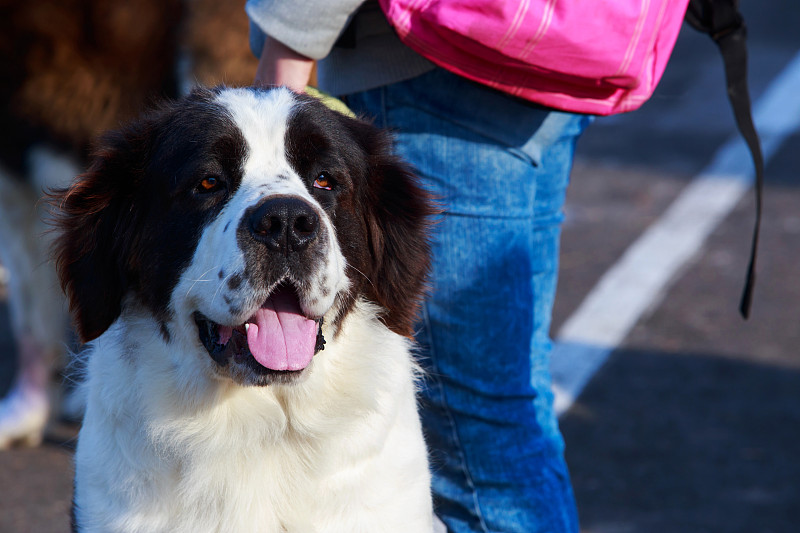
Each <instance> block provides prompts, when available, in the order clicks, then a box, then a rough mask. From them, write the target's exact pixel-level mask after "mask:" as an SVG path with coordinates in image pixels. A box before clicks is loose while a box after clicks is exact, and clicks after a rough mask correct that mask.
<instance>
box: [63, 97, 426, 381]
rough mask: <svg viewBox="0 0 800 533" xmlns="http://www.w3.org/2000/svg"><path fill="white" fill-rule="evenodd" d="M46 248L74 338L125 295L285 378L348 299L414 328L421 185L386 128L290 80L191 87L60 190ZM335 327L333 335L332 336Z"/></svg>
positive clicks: (265, 373)
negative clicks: (302, 92) (52, 255)
mask: <svg viewBox="0 0 800 533" xmlns="http://www.w3.org/2000/svg"><path fill="white" fill-rule="evenodd" d="M56 201H57V206H58V208H59V210H60V212H61V215H60V217H59V221H60V222H59V223H60V226H61V228H60V229H61V230H62V233H61V235H60V236H59V238H58V240H57V243H56V259H57V264H58V269H59V275H60V278H61V283H62V286H63V288H64V290H65V292H66V293H67V295H68V296H69V300H70V306H71V309H72V311H73V314H74V317H75V320H76V323H77V327H78V332H79V334H80V336H81V337H82V339H83V340H84V341H88V340H91V339H94V338H95V337H98V336H99V335H101V334H102V333H103V332H104V331H106V330H107V329H108V328H109V327H110V326H111V324H112V323H113V322H114V321H115V320H117V318H118V317H119V316H120V315H121V313H123V311H124V309H125V308H126V306H135V307H137V308H139V309H143V310H144V311H145V312H146V313H148V314H149V315H151V316H152V317H154V319H155V320H156V321H157V323H158V324H159V326H160V327H159V329H160V334H161V335H162V336H163V337H164V339H165V341H166V342H171V341H170V339H171V337H173V333H174V332H175V331H176V330H177V331H182V332H184V331H192V332H194V331H196V333H195V334H194V339H193V340H194V348H196V349H197V351H206V352H208V354H207V355H208V356H210V357H211V359H213V361H214V362H215V365H213V366H214V368H215V369H216V371H218V372H220V373H222V374H223V375H227V376H229V377H231V378H233V379H234V380H236V381H238V382H240V383H244V384H268V383H271V382H273V381H275V380H276V379H281V380H285V379H287V377H291V376H292V375H295V374H298V373H299V372H301V371H302V370H303V369H304V368H306V367H307V366H308V365H309V363H310V361H311V359H312V357H313V355H314V354H315V353H316V352H317V351H319V350H320V349H321V348H322V344H323V340H322V333H321V325H322V322H323V318H324V319H325V321H326V323H327V324H328V325H329V326H331V327H330V328H327V329H328V330H330V331H331V332H335V331H336V329H337V324H339V323H340V321H341V320H343V318H344V317H345V316H346V315H347V313H348V312H349V311H350V310H351V308H352V307H353V305H354V302H355V301H357V299H359V298H365V299H367V300H369V301H372V302H374V303H376V304H378V305H380V306H381V307H382V308H383V309H384V315H383V318H382V319H383V321H384V322H385V324H386V326H387V327H389V328H390V329H392V330H393V331H395V332H397V333H399V334H401V335H406V336H408V335H410V334H411V332H412V327H413V321H414V319H415V313H416V310H417V307H418V304H419V302H420V299H421V296H422V292H423V288H424V280H425V275H426V273H427V269H428V252H429V246H428V241H427V224H428V217H429V215H430V214H431V213H432V211H431V205H430V202H429V200H428V197H427V196H426V194H425V193H424V192H423V191H422V190H421V189H420V188H419V186H418V185H417V183H416V180H415V178H414V177H413V175H412V174H411V172H410V171H409V169H408V168H407V167H406V166H405V165H404V164H403V163H402V162H401V161H400V160H398V159H397V158H396V157H395V156H393V155H392V154H391V140H390V138H389V137H388V135H387V134H386V133H385V132H382V131H380V130H378V129H376V128H375V127H373V126H371V125H369V124H367V123H365V122H362V121H360V120H356V119H351V118H348V117H346V116H344V115H342V114H339V113H337V112H334V111H331V110H329V109H328V108H327V107H325V106H324V105H323V104H321V103H320V102H318V101H317V100H315V99H313V98H311V97H306V96H299V95H296V94H294V93H292V92H290V91H288V90H286V89H270V90H267V89H229V88H220V89H216V90H213V91H211V90H205V89H198V90H196V91H195V92H193V93H192V94H191V95H190V96H188V97H187V98H185V99H183V100H180V101H177V102H174V103H170V104H167V105H165V106H164V107H162V108H160V109H158V110H156V111H154V112H152V113H151V114H149V115H147V116H145V117H144V118H142V119H140V120H139V121H137V122H134V123H133V124H131V125H129V126H127V127H125V128H124V129H122V130H120V131H117V132H112V133H110V134H108V135H107V136H106V137H105V138H104V139H103V141H102V142H101V145H100V149H99V150H98V151H97V153H96V155H95V157H94V160H93V163H92V165H91V166H90V168H89V170H88V172H86V173H85V174H83V175H82V176H79V177H78V178H77V179H76V181H75V182H74V184H73V185H72V186H71V187H70V188H69V189H67V190H65V191H63V192H61V193H59V194H58V195H57V196H56ZM333 334H335V333H333Z"/></svg>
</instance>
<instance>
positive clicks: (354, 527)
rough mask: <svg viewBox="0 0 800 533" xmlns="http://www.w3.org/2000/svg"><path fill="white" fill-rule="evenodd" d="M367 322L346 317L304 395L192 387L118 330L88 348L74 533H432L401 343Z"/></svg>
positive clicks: (284, 388)
mask: <svg viewBox="0 0 800 533" xmlns="http://www.w3.org/2000/svg"><path fill="white" fill-rule="evenodd" d="M361 307H366V308H367V309H369V306H368V305H363V304H362V306H361ZM371 316H374V313H373V314H372V315H371V314H370V312H365V311H364V310H363V309H362V308H359V309H357V310H355V311H353V312H352V313H351V314H350V316H349V317H348V319H347V321H346V323H345V324H344V325H343V328H344V330H343V331H342V333H341V335H339V336H338V338H339V339H342V341H341V342H332V343H330V345H329V346H328V347H327V348H326V349H325V350H324V351H323V352H321V354H320V356H318V357H317V358H315V360H314V361H313V363H312V367H310V368H309V369H308V371H309V372H308V375H307V377H306V379H305V380H304V381H303V382H302V383H294V384H291V385H276V386H272V387H263V388H256V387H250V388H242V387H239V386H236V385H232V384H226V383H224V382H218V383H207V384H206V386H205V387H196V383H193V377H192V376H186V375H181V372H180V371H179V370H178V369H177V368H176V367H175V366H174V365H172V363H171V361H172V358H171V357H170V356H169V349H170V348H169V346H168V345H167V344H165V343H164V342H163V341H162V340H161V338H160V337H153V336H152V335H150V334H144V335H142V333H141V332H142V331H143V330H144V331H146V330H147V329H149V328H142V327H141V326H142V324H141V323H140V322H139V321H137V320H131V323H126V320H125V317H123V320H122V321H120V322H118V323H117V324H115V325H114V326H112V328H111V329H110V330H109V331H108V332H107V333H106V334H105V335H103V336H102V337H100V338H99V339H98V340H97V341H96V345H95V348H94V349H95V351H96V352H102V357H101V356H100V355H101V354H100V353H96V354H95V355H94V356H93V357H92V358H91V363H90V364H91V366H90V369H89V382H88V384H87V386H88V388H89V410H88V412H87V414H86V419H85V422H84V426H83V429H82V431H81V435H80V440H79V443H78V450H77V454H76V469H77V471H78V476H77V477H76V503H77V508H76V513H77V517H78V519H79V521H80V523H82V524H83V525H84V527H85V529H86V530H87V531H142V532H144V531H149V532H156V531H164V532H167V531H169V532H179V531H185V532H192V533H196V532H201V531H231V532H245V531H248V532H249V531H253V532H256V531H263V532H282V531H287V532H297V533H311V532H320V533H321V532H359V531H363V532H376V531H386V532H390V531H398V532H400V531H402V532H415V531H430V529H431V517H432V514H431V509H430V504H429V498H430V497H429V494H428V491H429V488H428V487H429V483H430V480H429V475H428V469H427V460H426V454H425V448H424V443H423V440H422V435H421V429H420V425H419V419H418V416H417V413H416V404H415V398H414V390H413V383H414V372H415V369H414V367H413V364H412V362H411V359H410V357H409V354H408V343H407V341H406V340H405V339H403V338H402V337H400V336H398V335H396V334H394V333H392V332H390V331H388V330H387V329H386V328H385V326H383V325H382V324H381V323H380V322H378V321H377V320H375V319H374V318H371ZM144 320H146V319H144ZM140 337H141V338H140ZM323 354H324V357H322V355H323Z"/></svg>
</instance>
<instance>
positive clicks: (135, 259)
mask: <svg viewBox="0 0 800 533" xmlns="http://www.w3.org/2000/svg"><path fill="white" fill-rule="evenodd" d="M213 98H214V93H213V92H211V91H208V90H203V89H198V90H195V91H194V92H193V93H192V94H191V95H190V96H188V97H187V98H185V99H183V100H180V101H177V102H172V103H169V104H166V105H164V106H163V107H161V108H160V109H157V110H155V111H153V112H152V113H150V114H149V115H146V116H145V117H144V118H142V119H140V120H138V121H135V122H133V123H131V124H130V125H128V126H127V127H125V128H123V129H122V130H119V131H115V132H112V133H109V134H107V135H106V136H105V137H104V138H103V139H102V141H101V143H100V147H99V149H98V150H97V151H96V152H95V154H94V157H93V161H92V164H91V166H90V167H89V170H88V171H87V172H86V173H85V174H83V175H81V176H79V177H78V178H77V179H76V181H75V182H74V183H73V184H72V186H71V187H70V188H69V189H67V190H64V191H59V192H57V193H55V194H54V198H53V200H54V204H55V207H56V208H57V217H58V225H59V226H60V230H61V235H60V236H59V238H58V239H57V241H56V245H55V254H56V261H57V266H58V270H59V276H60V280H61V285H62V287H63V288H64V290H65V292H66V293H67V295H68V296H69V300H70V308H71V309H72V311H73V313H74V315H75V319H76V321H77V326H78V331H79V333H80V336H81V338H82V339H83V340H84V341H88V340H91V339H94V338H95V337H97V336H99V335H100V334H102V333H103V332H104V331H105V330H106V329H107V328H108V327H109V326H110V325H111V323H112V322H113V321H114V320H115V319H116V318H117V317H118V316H119V314H120V312H121V306H122V300H123V298H124V297H125V296H126V295H127V294H129V293H130V294H133V295H134V296H135V297H136V298H137V299H138V300H139V301H140V302H141V304H143V305H144V306H146V308H148V309H149V310H150V312H152V313H153V315H154V316H155V317H156V318H158V319H159V320H162V321H163V320H166V319H167V318H168V317H169V310H168V304H169V299H170V295H171V293H172V289H173V288H174V286H175V284H176V283H177V280H178V278H179V276H180V273H181V272H182V270H183V269H184V268H185V266H186V265H187V263H188V261H189V260H190V259H191V257H192V255H193V253H194V250H195V248H196V246H197V242H198V239H199V237H200V235H201V231H202V228H203V226H204V225H205V224H206V223H207V222H208V220H210V219H211V218H212V217H214V216H215V215H216V214H217V213H219V211H220V210H221V209H222V207H223V206H224V205H225V202H227V199H228V198H229V197H230V195H231V194H233V192H234V191H235V190H236V188H237V187H238V186H239V183H240V182H241V178H242V163H243V161H244V159H245V158H246V155H247V153H246V150H247V149H246V144H245V142H244V138H243V137H242V134H241V132H240V131H239V129H238V128H237V127H236V125H235V124H234V123H233V120H232V119H231V118H230V117H229V116H228V115H227V113H226V111H225V109H224V108H223V107H222V106H220V105H218V104H216V103H215V102H214V101H213ZM208 177H213V178H214V179H215V180H216V183H219V184H220V187H219V188H218V189H215V190H213V191H211V192H209V191H207V190H205V189H203V188H202V187H200V186H199V185H200V183H201V181H203V180H204V178H208Z"/></svg>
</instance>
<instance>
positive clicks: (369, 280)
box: [348, 265, 375, 288]
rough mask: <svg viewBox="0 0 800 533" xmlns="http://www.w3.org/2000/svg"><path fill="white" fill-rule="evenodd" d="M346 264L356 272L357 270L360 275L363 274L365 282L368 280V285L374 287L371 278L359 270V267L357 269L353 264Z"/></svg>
mask: <svg viewBox="0 0 800 533" xmlns="http://www.w3.org/2000/svg"><path fill="white" fill-rule="evenodd" d="M348 266H349V267H350V268H352V269H353V270H355V271H356V272H358V273H359V274H361V275H362V276H364V279H365V280H367V282H369V284H370V285H372V287H373V288H374V287H375V284H374V283H372V280H371V279H369V277H368V276H367V275H366V274H364V273H363V272H361V271H360V270H359V269H357V268H356V267H354V266H353V265H348Z"/></svg>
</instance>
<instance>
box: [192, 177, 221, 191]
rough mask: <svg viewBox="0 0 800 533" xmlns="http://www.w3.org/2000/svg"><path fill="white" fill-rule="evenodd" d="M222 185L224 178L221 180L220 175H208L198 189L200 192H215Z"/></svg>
mask: <svg viewBox="0 0 800 533" xmlns="http://www.w3.org/2000/svg"><path fill="white" fill-rule="evenodd" d="M221 185H222V180H220V179H219V178H218V177H216V176H206V177H205V178H203V179H202V181H201V182H200V184H199V185H198V186H197V189H198V190H199V191H200V192H213V191H216V190H217V189H219V188H220V186H221Z"/></svg>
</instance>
